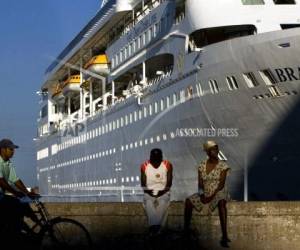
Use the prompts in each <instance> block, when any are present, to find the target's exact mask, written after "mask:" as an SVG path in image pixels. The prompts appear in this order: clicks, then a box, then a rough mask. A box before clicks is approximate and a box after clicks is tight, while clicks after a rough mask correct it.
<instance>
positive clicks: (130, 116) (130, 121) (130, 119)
mask: <svg viewBox="0 0 300 250" xmlns="http://www.w3.org/2000/svg"><path fill="white" fill-rule="evenodd" d="M129 123H132V113H130V114H129Z"/></svg>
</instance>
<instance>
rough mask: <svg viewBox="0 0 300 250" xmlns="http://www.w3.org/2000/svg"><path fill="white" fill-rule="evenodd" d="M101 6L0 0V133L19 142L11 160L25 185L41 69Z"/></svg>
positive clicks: (32, 173) (85, 1) (75, 0)
mask: <svg viewBox="0 0 300 250" xmlns="http://www.w3.org/2000/svg"><path fill="white" fill-rule="evenodd" d="M100 5H101V0H42V1H41V0H26V1H20V0H1V8H0V20H1V22H0V65H1V67H0V86H1V90H0V93H1V97H0V138H10V139H12V140H13V141H14V142H15V144H17V145H19V146H20V148H19V149H17V150H16V153H15V156H14V157H13V159H12V162H13V163H14V165H15V167H16V171H17V174H18V176H19V177H20V178H21V179H22V180H23V181H24V183H25V184H26V185H27V186H35V185H37V178H36V148H35V142H34V141H33V138H34V137H36V134H37V133H36V131H37V118H38V112H39V104H38V101H39V97H38V96H37V94H36V92H37V91H38V90H39V89H40V87H41V85H42V83H43V81H44V72H45V70H46V68H47V67H48V66H49V65H50V64H51V63H52V60H53V58H54V57H57V56H58V54H59V53H60V52H61V51H62V50H63V49H64V48H65V47H66V46H67V44H68V43H69V42H70V41H71V40H72V39H73V38H74V37H75V36H76V35H77V34H78V33H79V32H80V30H81V29H82V28H83V27H84V26H85V25H86V24H87V22H88V21H89V20H90V19H91V18H92V17H93V16H94V15H95V14H96V12H97V10H98V9H99V8H100Z"/></svg>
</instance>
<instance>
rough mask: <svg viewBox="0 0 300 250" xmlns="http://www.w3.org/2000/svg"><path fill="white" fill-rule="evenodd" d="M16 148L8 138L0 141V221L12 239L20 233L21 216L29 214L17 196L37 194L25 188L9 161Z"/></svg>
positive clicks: (29, 210) (28, 209)
mask: <svg viewBox="0 0 300 250" xmlns="http://www.w3.org/2000/svg"><path fill="white" fill-rule="evenodd" d="M16 148H18V146H17V145H15V144H14V143H13V142H12V141H11V140H9V139H3V140H1V141H0V221H1V224H2V223H4V227H3V225H1V227H2V228H6V232H4V233H8V234H9V235H8V236H10V237H13V239H15V237H14V236H17V235H18V234H19V233H20V230H21V223H22V220H23V217H24V216H25V215H26V216H30V215H29V213H30V212H31V209H30V207H29V205H28V204H27V203H21V202H20V199H19V198H21V197H23V196H26V195H27V196H29V197H34V196H35V195H37V194H35V193H34V192H29V191H28V190H27V188H26V186H25V185H24V183H23V182H22V180H21V179H20V178H18V176H17V174H16V171H15V168H14V166H13V164H12V163H11V161H10V159H11V158H12V157H13V155H14V152H15V149H16ZM32 216H33V215H32ZM30 217H31V216H30ZM10 233H11V234H10Z"/></svg>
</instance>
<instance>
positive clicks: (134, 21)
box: [109, 0, 166, 45]
mask: <svg viewBox="0 0 300 250" xmlns="http://www.w3.org/2000/svg"><path fill="white" fill-rule="evenodd" d="M165 1H166V0H152V1H151V3H150V4H147V5H145V7H144V9H143V10H141V11H139V12H136V16H135V17H134V18H133V19H131V20H129V21H128V22H125V23H124V20H121V21H120V22H119V23H117V25H115V27H120V26H122V25H124V28H123V29H122V30H121V31H119V32H116V34H115V36H114V37H113V38H112V39H111V40H110V42H109V45H111V44H112V43H114V42H115V41H116V40H118V39H119V38H120V37H121V36H123V35H126V34H127V33H128V32H129V31H130V30H132V29H133V27H134V26H135V25H136V24H137V23H138V22H139V21H141V20H142V19H143V18H144V17H145V16H147V15H148V14H149V13H150V12H151V11H152V10H153V9H155V8H156V7H158V6H159V5H160V4H162V3H163V2H165ZM130 15H131V13H130Z"/></svg>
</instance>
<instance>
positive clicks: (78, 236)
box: [22, 198, 92, 250]
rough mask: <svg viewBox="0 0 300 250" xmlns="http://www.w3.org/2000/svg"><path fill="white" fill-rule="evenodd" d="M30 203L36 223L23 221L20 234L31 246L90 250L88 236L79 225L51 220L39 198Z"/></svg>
mask: <svg viewBox="0 0 300 250" xmlns="http://www.w3.org/2000/svg"><path fill="white" fill-rule="evenodd" d="M32 201H33V202H32V204H34V207H35V208H36V210H32V212H33V213H34V214H36V215H37V216H36V218H37V221H34V222H33V221H32V222H31V223H27V222H25V221H24V223H23V225H22V234H23V235H25V237H26V238H27V239H28V238H29V240H30V241H31V243H30V244H31V245H33V246H35V247H37V248H38V249H43V250H45V249H56V250H58V249H92V239H91V237H90V234H89V232H88V230H87V229H86V228H85V227H84V226H83V225H82V224H81V223H79V222H78V221H76V220H73V219H69V218H63V217H54V218H51V216H50V214H49V213H48V211H47V209H46V207H45V205H44V204H43V203H42V202H41V201H40V200H39V198H36V199H32ZM30 224H31V225H30ZM32 224H33V225H32Z"/></svg>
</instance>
